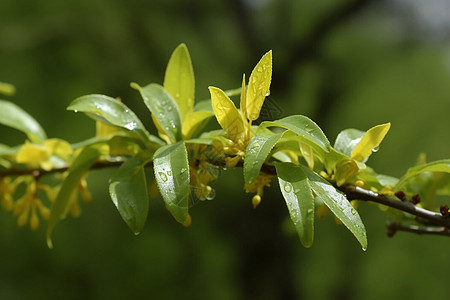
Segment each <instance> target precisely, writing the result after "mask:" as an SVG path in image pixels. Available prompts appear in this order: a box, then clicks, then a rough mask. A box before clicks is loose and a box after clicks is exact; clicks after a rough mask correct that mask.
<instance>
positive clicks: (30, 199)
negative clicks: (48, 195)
mask: <svg viewBox="0 0 450 300" xmlns="http://www.w3.org/2000/svg"><path fill="white" fill-rule="evenodd" d="M37 189H38V186H37V183H36V181H35V180H34V178H32V177H29V182H28V185H27V188H26V190H25V194H23V195H22V197H20V198H19V199H18V200H17V201H16V202H15V203H14V215H16V216H18V218H17V225H18V226H19V227H23V226H25V225H26V224H27V223H28V220H29V221H30V228H31V229H32V230H36V229H37V228H38V227H39V218H38V215H37V211H39V214H40V215H41V217H42V218H43V219H45V220H48V218H49V216H50V210H49V209H48V208H47V207H45V206H44V204H43V203H42V201H41V200H40V199H39V198H38V195H37ZM30 213H31V216H30Z"/></svg>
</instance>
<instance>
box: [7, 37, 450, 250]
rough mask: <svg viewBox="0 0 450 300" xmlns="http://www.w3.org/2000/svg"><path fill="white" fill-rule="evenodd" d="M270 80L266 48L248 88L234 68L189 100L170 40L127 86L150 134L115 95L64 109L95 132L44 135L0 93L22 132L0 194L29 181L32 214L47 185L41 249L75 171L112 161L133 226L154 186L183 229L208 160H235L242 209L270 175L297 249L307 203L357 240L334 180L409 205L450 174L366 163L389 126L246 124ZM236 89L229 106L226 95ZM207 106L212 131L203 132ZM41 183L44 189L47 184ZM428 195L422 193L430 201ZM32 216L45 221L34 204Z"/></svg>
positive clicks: (445, 187)
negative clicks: (144, 111)
mask: <svg viewBox="0 0 450 300" xmlns="http://www.w3.org/2000/svg"><path fill="white" fill-rule="evenodd" d="M271 80H272V52H271V51H269V52H267V53H266V54H265V55H264V56H263V57H262V58H261V60H260V61H259V62H258V64H257V65H256V66H255V68H254V70H253V71H252V73H251V75H250V78H249V83H248V86H246V81H245V75H244V76H243V80H242V87H241V88H240V89H236V90H231V91H223V90H221V89H219V88H217V87H209V91H210V94H211V100H208V101H202V102H199V103H197V104H196V105H195V104H194V99H195V78H194V72H193V67H192V63H191V59H190V55H189V52H188V50H187V47H186V46H185V45H184V44H181V45H180V46H178V47H177V48H176V49H175V51H174V52H173V54H172V56H171V58H170V60H169V63H168V66H167V69H166V73H165V77H164V84H163V85H159V84H157V83H150V84H148V85H145V86H143V87H141V86H139V85H138V84H136V83H132V84H131V87H132V88H134V89H136V90H138V91H139V92H140V94H141V96H142V99H143V102H144V104H145V105H146V106H147V108H148V109H149V113H150V116H151V119H152V120H153V122H154V124H155V127H156V128H157V130H158V135H159V137H160V138H158V137H156V136H155V135H153V134H150V133H149V131H148V130H147V129H146V128H145V127H144V125H143V122H142V121H141V120H140V119H139V118H138V117H137V115H136V114H135V113H134V112H133V111H132V110H131V109H130V108H128V107H127V106H126V105H125V104H124V103H122V102H121V100H119V99H114V98H111V97H108V96H104V95H87V96H82V97H79V98H77V99H75V100H74V101H73V102H72V103H71V104H70V105H69V107H68V110H72V111H75V112H83V113H85V114H86V115H87V116H89V117H91V118H93V119H94V120H96V122H97V132H96V136H95V137H93V138H91V139H89V140H86V141H83V142H81V143H79V144H76V145H69V144H68V143H67V142H65V141H64V140H57V139H51V140H49V139H47V137H46V135H45V132H44V131H43V129H42V128H41V127H40V125H39V124H38V123H37V122H36V121H35V120H34V119H33V118H32V117H31V116H29V115H28V114H27V113H26V112H24V111H23V110H21V109H20V108H18V107H17V106H15V105H14V104H12V103H11V102H8V101H3V100H2V101H0V122H1V123H2V124H3V125H6V126H9V127H12V128H15V129H18V130H20V131H22V132H24V133H25V134H26V135H27V137H28V139H29V141H25V142H24V144H23V145H20V146H18V147H15V148H11V147H8V146H3V145H2V147H1V148H0V166H2V169H0V180H1V182H0V183H1V184H2V185H1V187H2V189H1V192H2V195H1V196H2V199H8V201H10V202H11V201H13V200H11V199H12V198H13V197H14V196H15V195H16V193H15V189H16V187H17V185H18V183H17V182H16V181H20V182H27V184H28V186H32V187H33V189H29V190H30V193H27V197H28V198H27V199H28V200H27V201H29V202H30V203H33V205H34V206H32V207H33V211H34V209H35V206H38V207H42V204H39V203H41V202H40V200H39V199H37V196H36V195H37V192H36V189H37V188H36V186H41V188H44V189H46V190H47V191H49V192H48V193H47V197H48V199H49V200H50V202H53V203H52V205H51V211H50V215H49V222H48V227H47V241H48V245H49V247H51V246H52V242H51V233H52V231H53V229H54V227H55V225H56V223H57V222H58V221H59V220H60V219H61V218H63V217H65V216H66V215H67V213H68V212H69V211H70V210H71V209H72V210H74V209H75V208H76V207H77V206H76V205H77V199H76V198H77V196H78V191H81V194H82V197H83V198H85V199H88V198H89V196H88V194H87V190H86V188H85V185H84V178H85V176H86V174H87V173H88V171H90V170H93V169H95V168H97V167H104V166H117V165H120V166H119V167H118V169H117V170H116V171H115V172H114V173H113V174H112V176H111V178H110V183H109V192H110V196H111V199H112V201H113V203H114V205H115V206H116V208H117V210H118V212H119V214H120V215H121V217H122V218H123V220H124V221H125V222H126V224H127V225H128V226H129V227H130V229H131V230H132V232H134V233H135V234H138V233H139V232H141V231H142V229H143V227H144V225H145V222H146V219H147V214H148V210H149V199H148V198H149V193H152V194H155V190H154V189H152V187H157V188H158V190H159V193H160V194H161V196H162V198H163V200H164V203H165V205H166V208H167V209H168V210H169V211H170V213H171V214H172V215H173V217H174V218H175V220H176V221H177V222H179V223H182V224H183V225H185V226H189V225H190V223H191V217H190V215H189V207H190V206H191V205H192V204H194V203H195V202H196V201H197V200H204V199H213V198H214V195H215V192H214V190H213V189H212V187H211V186H209V183H210V182H211V181H213V180H215V179H216V178H217V177H218V172H216V171H217V168H227V169H230V168H234V167H243V177H244V183H243V184H244V189H245V190H246V191H247V192H251V193H255V195H254V197H253V199H252V204H253V206H254V207H256V206H258V205H259V203H260V202H261V199H262V196H263V192H264V188H265V187H266V186H269V185H270V183H271V181H272V180H273V178H275V177H277V178H278V182H279V186H280V190H281V194H282V196H283V197H284V199H285V202H286V205H287V208H288V212H289V215H290V217H291V220H292V222H293V224H294V226H295V229H296V231H297V233H298V235H299V237H300V241H301V243H302V244H303V246H305V247H310V246H311V245H312V244H313V239H314V222H315V217H314V216H315V214H316V207H323V204H324V205H325V206H326V207H328V209H329V210H330V211H331V212H332V213H333V214H334V216H335V217H336V218H337V219H338V220H340V222H341V223H342V224H343V225H344V226H345V227H346V228H347V229H348V230H349V231H350V232H351V233H352V234H353V235H354V236H355V238H356V239H357V240H358V242H359V243H360V244H361V246H362V248H363V249H366V248H367V236H366V230H365V227H364V224H363V222H362V220H361V217H360V215H359V213H358V211H357V210H356V208H355V207H354V206H353V205H352V203H350V201H349V199H348V198H347V195H346V194H344V193H342V192H341V191H340V190H339V189H342V187H346V186H352V187H356V186H357V187H360V188H364V190H366V191H368V192H376V193H378V195H382V197H392V196H393V195H394V193H395V192H398V191H400V190H402V192H405V193H406V194H408V196H413V199H415V201H416V202H417V199H419V195H418V196H415V194H417V193H419V194H421V196H424V197H425V196H426V197H428V198H431V197H432V196H434V194H436V193H440V194H447V195H448V194H449V193H450V192H449V191H450V188H449V186H450V184H449V177H448V176H441V175H442V174H445V175H448V174H450V163H449V161H448V160H442V161H437V162H432V163H428V164H422V165H419V166H416V167H413V168H411V169H409V170H408V172H407V173H406V174H405V175H404V176H403V177H402V178H400V180H398V179H397V178H393V177H390V176H386V175H382V174H378V173H376V172H375V171H374V170H373V169H371V168H370V167H368V166H367V165H366V162H367V160H368V158H369V156H370V155H371V154H372V153H374V152H376V151H377V149H378V147H379V145H380V143H381V142H382V140H383V139H384V137H385V136H386V134H387V132H388V131H389V129H390V123H386V124H381V125H377V126H374V127H372V128H370V129H369V130H367V131H366V132H364V131H360V130H356V129H346V130H344V131H342V132H341V133H340V134H339V135H338V137H337V139H336V142H335V144H334V147H333V146H331V143H330V142H329V139H328V138H327V137H326V135H325V134H324V132H323V131H322V129H321V128H320V127H319V126H318V125H317V124H316V123H314V122H313V121H312V120H311V119H309V118H308V117H306V116H302V115H292V116H287V117H285V118H282V119H280V120H274V121H264V122H262V123H261V124H259V125H258V126H255V125H253V126H252V122H253V121H255V120H256V119H258V117H259V116H260V112H261V108H262V107H263V103H264V100H265V98H266V96H267V95H268V94H269V90H270V83H271ZM0 87H1V86H0ZM3 90H5V89H3ZM0 92H1V90H0ZM6 92H8V90H6ZM239 94H240V105H239V109H238V108H237V107H236V106H235V104H234V102H233V101H232V100H231V99H230V97H232V96H235V95H239ZM213 115H215V117H216V120H217V122H218V124H219V125H220V126H221V127H222V129H223V130H212V131H203V128H204V126H205V124H206V122H208V120H209V119H210V118H211V117H212V116H213ZM150 116H149V119H150ZM145 168H153V171H154V175H155V182H152V183H150V188H148V183H149V180H148V179H147V178H146V172H145ZM52 173H63V176H61V177H60V178H59V179H58V180H57V181H58V182H57V183H56V186H51V187H50V186H45V184H42V183H41V182H40V180H41V178H42V177H43V176H45V175H48V174H52ZM430 174H432V176H430ZM437 175H439V176H437ZM12 178H13V179H14V180H12ZM42 186H45V187H42ZM53 189H54V191H55V192H51V191H52V190H53ZM149 190H150V191H149ZM361 200H364V199H361ZM2 201H3V202H5V203H6V201H7V200H2ZM396 201H400V200H396ZM431 203H432V201H431V200H429V201H427V204H429V205H430V206H431ZM415 204H418V203H415ZM20 205H22V206H23V204H21V202H19V200H16V201H15V202H14V203H12V204H11V205H10V206H7V205H4V207H12V206H15V208H14V210H19V209H18V208H17V207H19V208H20ZM321 205H322V206H321ZM418 205H421V204H418ZM430 208H431V209H433V210H437V209H438V208H437V207H430ZM318 210H320V208H319V209H318ZM441 211H442V208H441ZM26 212H27V211H26ZM75 212H76V209H75ZM317 213H318V214H321V212H319V211H317ZM75 214H76V213H75ZM22 215H23V217H22V219H20V218H21V217H19V219H20V220H22V221H20V222H19V225H24V224H25V223H26V219H27V218H28V212H27V213H26V214H22ZM41 215H42V217H43V218H45V213H41ZM23 220H25V221H23ZM35 220H36V218H35V217H34V215H32V217H31V219H30V225H31V226H32V228H35V227H36V221H35Z"/></svg>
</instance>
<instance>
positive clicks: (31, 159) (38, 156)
mask: <svg viewBox="0 0 450 300" xmlns="http://www.w3.org/2000/svg"><path fill="white" fill-rule="evenodd" d="M50 155H51V153H50V150H49V149H48V148H47V147H45V146H43V145H37V144H32V143H30V142H28V141H25V144H24V145H23V146H22V147H20V149H19V152H17V156H16V161H17V162H18V163H21V164H26V165H27V166H29V167H30V168H34V169H37V168H42V169H44V170H50V169H51V168H52V165H51V162H50Z"/></svg>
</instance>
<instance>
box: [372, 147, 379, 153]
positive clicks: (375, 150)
mask: <svg viewBox="0 0 450 300" xmlns="http://www.w3.org/2000/svg"><path fill="white" fill-rule="evenodd" d="M378 150H380V147H375V148H373V149H372V152H373V153H375V152H378Z"/></svg>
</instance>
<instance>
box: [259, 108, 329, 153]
mask: <svg viewBox="0 0 450 300" xmlns="http://www.w3.org/2000/svg"><path fill="white" fill-rule="evenodd" d="M260 126H264V127H272V126H278V127H282V128H286V129H289V130H290V131H292V132H294V133H295V134H297V135H298V136H299V137H301V138H302V140H303V141H304V142H305V141H306V142H310V145H311V143H312V144H313V145H316V146H318V147H320V148H321V149H322V150H324V151H326V152H328V151H329V147H330V142H329V141H328V139H327V137H326V136H325V134H324V133H323V131H322V129H320V127H319V126H317V124H316V123H314V122H313V121H312V120H311V119H309V118H308V117H305V116H301V115H294V116H289V117H286V118H283V119H280V120H277V121H266V122H263V123H261V125H260Z"/></svg>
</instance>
